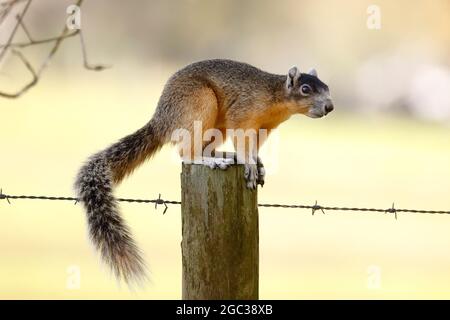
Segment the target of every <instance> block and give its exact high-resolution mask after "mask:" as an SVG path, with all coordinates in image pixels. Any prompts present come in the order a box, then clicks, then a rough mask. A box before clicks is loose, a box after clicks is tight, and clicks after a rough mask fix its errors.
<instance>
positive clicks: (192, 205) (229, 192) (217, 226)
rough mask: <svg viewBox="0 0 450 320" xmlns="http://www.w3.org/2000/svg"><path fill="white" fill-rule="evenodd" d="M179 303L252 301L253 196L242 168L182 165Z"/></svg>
mask: <svg viewBox="0 0 450 320" xmlns="http://www.w3.org/2000/svg"><path fill="white" fill-rule="evenodd" d="M181 188H182V204H181V213H182V229H183V240H182V243H181V248H182V257H183V283H182V287H183V289H182V290H183V291H182V292H183V293H182V298H183V299H187V300H194V299H258V277H259V234H258V204H257V191H256V190H250V189H247V187H246V185H245V180H244V166H243V165H234V166H232V167H230V168H228V169H227V170H220V169H215V170H213V169H210V168H208V167H206V166H203V165H196V164H183V168H182V173H181Z"/></svg>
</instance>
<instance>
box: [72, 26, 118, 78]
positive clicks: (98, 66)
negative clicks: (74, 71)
mask: <svg viewBox="0 0 450 320" xmlns="http://www.w3.org/2000/svg"><path fill="white" fill-rule="evenodd" d="M79 31H80V43H81V51H82V53H83V65H84V67H85V68H86V69H88V70H94V71H102V70H104V69H107V68H111V66H109V65H108V66H107V65H101V64H96V65H92V64H89V62H88V59H87V53H86V44H85V43H84V36H83V32H82V31H81V29H80V30H79Z"/></svg>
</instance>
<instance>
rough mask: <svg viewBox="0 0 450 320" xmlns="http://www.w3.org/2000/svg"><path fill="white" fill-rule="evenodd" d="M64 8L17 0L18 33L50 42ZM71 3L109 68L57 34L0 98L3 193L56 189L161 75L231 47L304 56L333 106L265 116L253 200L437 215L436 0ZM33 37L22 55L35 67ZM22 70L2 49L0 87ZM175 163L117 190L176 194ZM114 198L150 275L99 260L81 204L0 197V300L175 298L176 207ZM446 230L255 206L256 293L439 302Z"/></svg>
mask: <svg viewBox="0 0 450 320" xmlns="http://www.w3.org/2000/svg"><path fill="white" fill-rule="evenodd" d="M70 3H71V2H69V1H61V0H58V1H56V0H39V1H35V2H33V3H32V5H31V7H30V9H29V14H28V15H27V19H26V23H27V25H28V27H29V29H30V30H31V31H32V33H33V35H34V37H35V38H37V39H38V38H41V37H48V36H52V35H57V34H58V33H59V32H60V31H61V28H62V26H63V25H64V23H65V20H66V13H65V10H66V7H67V6H68V5H69V4H70ZM372 4H376V5H378V6H379V9H380V13H381V28H380V29H376V30H373V29H369V28H368V27H367V19H368V17H369V14H368V13H367V8H368V7H369V6H370V5H372ZM81 10H82V25H81V26H82V29H83V32H84V35H85V40H86V45H87V50H88V56H89V61H90V62H91V63H97V62H99V63H105V64H111V65H112V68H111V69H108V70H104V71H102V72H92V71H88V70H85V69H83V67H82V58H81V51H80V46H79V40H77V38H71V39H67V40H66V41H65V42H64V43H63V45H62V47H61V48H60V49H59V51H58V53H57V55H56V56H55V58H54V59H53V61H52V64H51V65H50V66H49V68H48V69H47V70H46V71H45V73H44V74H43V75H42V78H41V81H40V82H39V84H38V85H37V86H36V87H35V88H33V89H31V90H30V91H29V92H28V93H27V94H25V95H24V96H22V97H20V98H19V99H16V100H8V99H1V100H0V108H1V113H0V130H1V131H0V133H1V147H0V150H1V151H0V186H1V187H2V188H3V191H4V192H5V193H8V194H46V195H68V196H70V195H72V194H73V191H72V183H73V179H74V176H75V174H76V172H77V170H78V168H79V167H80V165H81V163H82V162H83V161H84V160H85V159H86V157H87V156H89V155H90V154H91V153H93V152H95V151H97V150H100V149H103V148H104V147H106V146H107V145H109V144H110V143H111V142H113V141H115V140H117V139H119V138H121V137H123V136H125V135H127V134H129V133H131V132H133V131H134V130H136V129H137V128H140V127H141V126H142V125H144V124H145V123H146V122H147V121H148V119H149V118H150V117H151V115H152V113H153V111H154V108H155V106H156V103H157V101H158V97H159V94H160V92H161V90H162V88H163V85H164V83H165V81H166V80H167V78H168V77H169V76H170V75H171V74H172V73H173V72H175V71H176V70H177V69H179V68H181V67H182V66H184V65H186V64H188V63H190V62H193V61H197V60H203V59H208V58H230V59H235V60H239V61H245V62H248V63H251V64H253V65H255V66H258V67H260V68H262V69H264V70H266V71H269V72H273V73H279V74H284V73H286V72H287V70H288V69H289V68H290V67H291V66H292V65H297V66H298V67H299V68H300V69H302V70H307V69H309V68H311V67H315V68H316V69H317V70H318V73H319V77H320V78H321V79H322V80H323V81H324V82H326V83H327V84H328V85H329V87H330V89H331V92H332V96H333V98H334V102H335V106H336V110H335V111H334V112H333V113H331V114H330V115H329V116H328V117H326V118H323V119H309V118H306V117H301V116H295V117H292V118H291V119H290V120H289V121H288V122H286V123H285V124H282V125H281V126H280V128H279V131H278V134H277V135H276V136H274V137H273V139H272V138H271V139H272V140H273V141H269V144H268V145H267V146H266V147H265V150H263V159H267V161H268V162H269V163H271V166H270V170H269V172H268V176H267V178H266V185H265V186H264V188H262V189H260V190H259V194H258V197H259V201H260V202H261V203H263V202H264V203H289V204H313V203H314V202H315V201H316V200H317V201H318V202H319V203H320V204H322V205H336V206H364V207H366V206H368V207H381V208H387V207H390V206H391V205H392V203H393V202H395V205H396V207H402V208H404V207H407V208H423V209H444V210H449V209H450V126H449V124H450V91H449V89H450V19H449V18H450V2H449V1H446V0H442V1H439V0H434V1H424V0H421V1H419V0H418V1H387V0H379V1H377V2H376V3H373V2H372V1H356V0H345V1H337V0H327V1H312V0H311V1H294V0H282V1H261V0H260V1H256V0H252V1H237V0H227V1H225V0H190V1H162V0H160V1H153V0H152V1H128V2H124V1H117V0H114V1H113V0H108V1H106V0H96V1H85V3H84V4H83V6H82V8H81ZM13 22H14V21H13V20H11V21H6V22H5V25H3V26H2V27H1V29H0V40H1V42H2V43H3V42H5V39H6V38H7V36H8V34H9V32H10V31H11V27H12V26H13ZM17 39H18V40H19V39H22V40H24V39H26V38H25V36H24V34H23V33H19V34H18V38H17ZM50 47H51V45H44V46H40V47H38V48H37V47H33V48H29V49H26V51H25V50H24V51H23V52H24V53H26V54H27V56H28V57H29V58H30V60H31V62H32V63H33V64H36V65H38V64H39V63H40V62H41V61H42V59H43V58H44V57H45V56H46V54H47V51H48V50H49V48H50ZM27 77H29V75H28V74H27V72H26V70H24V67H23V66H22V65H20V63H19V62H18V61H17V60H16V58H14V57H13V56H10V55H8V56H7V58H6V59H4V60H3V61H2V64H1V70H0V90H2V91H14V90H16V89H17V88H19V87H21V86H22V85H23V84H24V82H26V81H27V80H28V78H27ZM271 139H269V140H271ZM179 174H180V163H179V162H177V161H175V160H174V150H173V149H172V148H170V147H166V148H164V149H163V150H162V152H160V153H159V154H158V155H157V156H156V157H155V158H154V159H153V160H151V162H149V163H147V164H145V165H143V166H142V167H141V168H139V169H138V170H137V171H136V172H135V174H133V175H132V176H131V177H130V178H128V179H127V180H126V181H124V182H123V183H122V184H121V185H120V186H119V187H118V188H117V192H116V195H117V196H121V197H133V198H155V197H157V196H158V194H159V193H161V194H162V196H163V198H166V199H171V200H178V199H180V183H179ZM121 208H122V212H123V214H124V217H125V219H126V221H127V222H128V224H129V225H130V227H131V229H132V230H133V233H134V235H135V237H136V239H137V241H138V243H139V245H140V247H141V248H142V249H143V251H144V252H145V257H146V260H147V261H148V263H149V267H150V269H151V278H152V281H151V282H150V283H149V284H148V285H147V286H146V287H145V288H144V290H138V291H136V292H130V291H129V290H128V289H127V288H126V287H124V286H119V285H118V284H117V283H116V281H115V280H114V279H113V277H112V276H111V275H110V273H109V272H108V271H107V270H106V268H104V267H101V264H100V263H99V260H98V257H97V255H96V254H95V253H94V252H93V250H92V248H91V246H90V244H89V243H88V239H87V233H86V226H85V217H84V213H83V210H82V208H81V206H79V205H76V206H75V205H73V204H72V203H70V202H50V201H29V200H15V201H12V204H11V205H8V203H7V202H6V201H0V298H4V299H10V298H25V299H28V298H145V299H158V298H161V299H166V298H175V299H178V298H180V297H181V254H180V241H181V219H180V208H179V207H178V206H175V205H172V206H170V207H169V209H168V212H167V213H166V215H164V216H163V215H162V209H161V208H159V209H157V210H155V209H154V208H153V206H151V205H144V204H122V205H121ZM449 230H450V216H445V215H420V214H399V217H398V220H397V221H396V220H395V218H394V216H393V215H392V214H371V213H344V212H327V214H325V215H322V214H321V213H316V214H315V215H314V216H311V213H310V212H309V211H307V210H297V209H277V208H274V209H272V208H260V297H261V298H263V299H271V298H274V299H283V298H287V299H304V298H325V299H329V298H376V299H378V298H450V254H449V252H450V232H449ZM74 267H75V270H79V272H80V278H79V280H80V285H79V287H78V286H75V287H73V286H72V285H71V283H72V281H73V270H74Z"/></svg>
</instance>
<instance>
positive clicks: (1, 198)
mask: <svg viewBox="0 0 450 320" xmlns="http://www.w3.org/2000/svg"><path fill="white" fill-rule="evenodd" d="M3 199H6V201H8V203H9V204H11V202H10V201H9V197H8V196H7V195H6V194H3V189H0V200H3Z"/></svg>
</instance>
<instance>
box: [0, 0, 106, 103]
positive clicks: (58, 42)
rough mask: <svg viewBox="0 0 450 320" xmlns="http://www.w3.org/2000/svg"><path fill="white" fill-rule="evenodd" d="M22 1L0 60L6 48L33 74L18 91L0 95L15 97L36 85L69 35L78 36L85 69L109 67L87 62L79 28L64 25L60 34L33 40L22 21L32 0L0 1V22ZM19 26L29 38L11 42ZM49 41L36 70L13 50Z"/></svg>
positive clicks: (21, 55)
mask: <svg viewBox="0 0 450 320" xmlns="http://www.w3.org/2000/svg"><path fill="white" fill-rule="evenodd" d="M22 1H27V4H26V5H25V7H24V9H23V10H22V12H21V13H20V14H18V15H17V16H16V18H17V23H16V25H15V26H14V29H13V31H12V32H11V34H10V37H9V39H8V41H7V42H6V43H5V44H2V45H0V49H2V51H1V53H0V60H1V59H2V58H3V56H4V55H5V52H6V51H7V50H8V49H10V50H11V51H12V53H13V54H14V55H16V56H18V57H19V58H20V60H21V61H22V63H23V64H24V65H25V67H26V68H27V69H28V70H29V71H30V73H31V74H32V76H33V79H32V81H30V82H29V83H28V84H27V85H25V86H24V87H23V88H22V89H20V90H19V91H17V92H15V93H5V92H1V91H0V97H4V98H17V97H20V96H21V95H22V94H23V93H25V92H26V91H28V90H29V89H30V88H31V87H33V86H34V85H36V84H37V83H38V81H39V79H40V76H41V74H42V72H43V71H44V70H45V69H46V68H47V66H48V65H49V64H50V61H51V60H52V58H53V56H54V55H55V54H56V52H57V51H58V49H59V47H60V46H61V44H62V42H63V40H65V39H67V38H70V37H73V36H76V35H79V36H80V43H81V51H82V54H83V65H84V67H85V68H86V69H88V70H94V71H101V70H104V69H106V68H109V67H110V66H106V65H100V64H98V65H92V64H90V63H89V62H88V59H87V52H86V44H85V42H84V37H83V33H82V32H81V30H80V29H78V30H75V31H72V32H71V31H70V30H69V28H68V27H67V26H66V25H65V26H64V29H63V31H62V32H61V34H60V35H59V36H57V37H51V38H46V39H39V40H35V39H34V37H33V36H32V35H31V33H30V32H29V30H28V28H27V27H26V25H25V23H24V21H23V19H24V16H25V13H26V12H27V10H28V7H29V5H30V3H31V1H32V0H10V1H7V2H3V3H0V23H1V22H2V21H3V20H4V18H5V17H6V16H7V15H8V14H9V13H10V11H11V8H12V6H13V5H15V4H16V3H18V2H22ZM82 3H83V0H78V1H77V3H76V5H77V6H81V4H82ZM3 8H4V9H3ZM2 10H4V11H2ZM19 26H20V27H21V28H22V29H23V31H24V32H25V34H26V36H27V38H28V40H29V41H28V42H13V41H12V40H13V38H14V36H15V34H16V32H17V30H18V28H19ZM51 42H54V45H53V47H52V48H51V49H50V51H49V53H48V55H47V57H46V58H45V60H44V61H43V62H42V64H41V65H40V67H39V68H38V69H37V71H36V70H35V69H34V68H33V66H32V65H31V64H30V62H29V61H28V60H27V59H26V58H25V56H24V55H23V54H22V53H21V52H20V51H17V50H15V48H25V47H29V46H33V45H39V44H43V43H51Z"/></svg>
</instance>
